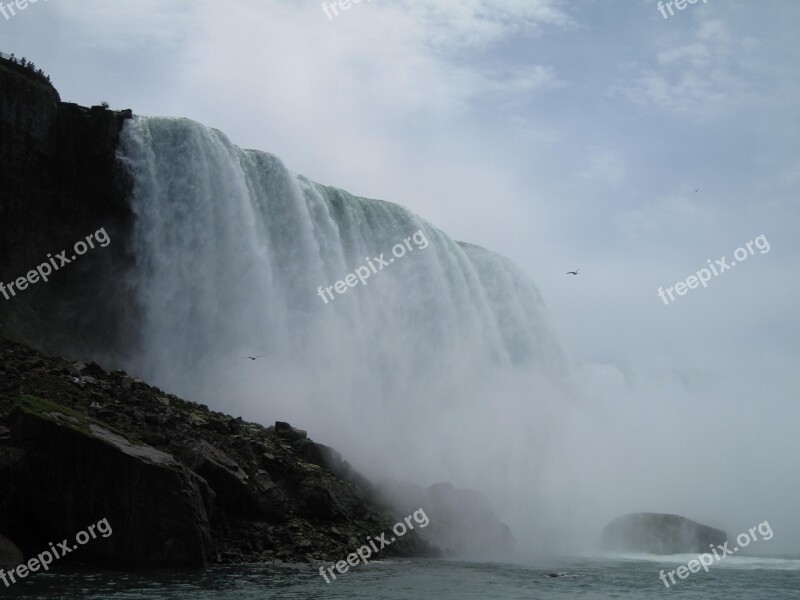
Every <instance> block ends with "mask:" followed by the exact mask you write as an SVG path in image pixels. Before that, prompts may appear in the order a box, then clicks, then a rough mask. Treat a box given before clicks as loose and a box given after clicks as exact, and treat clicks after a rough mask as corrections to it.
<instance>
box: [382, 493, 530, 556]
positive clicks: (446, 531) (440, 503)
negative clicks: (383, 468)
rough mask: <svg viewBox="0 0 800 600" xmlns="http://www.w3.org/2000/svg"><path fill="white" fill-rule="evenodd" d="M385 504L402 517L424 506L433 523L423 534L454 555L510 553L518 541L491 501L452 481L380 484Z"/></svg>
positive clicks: (446, 552) (445, 551) (444, 550)
mask: <svg viewBox="0 0 800 600" xmlns="http://www.w3.org/2000/svg"><path fill="white" fill-rule="evenodd" d="M378 489H379V494H380V497H381V498H382V499H383V502H384V504H385V506H387V507H388V508H390V509H391V510H392V511H394V514H395V515H396V516H397V517H398V519H400V518H402V516H404V515H407V514H411V512H413V511H414V510H416V509H417V508H420V507H424V509H425V512H426V513H427V515H428V517H429V518H430V521H431V522H430V525H429V526H428V527H427V528H426V529H425V530H424V533H423V535H424V536H425V537H427V538H428V539H429V540H431V542H432V543H433V544H435V545H436V546H437V547H438V548H441V549H442V551H443V552H444V553H445V554H447V555H450V556H463V557H487V556H497V555H503V554H509V553H511V552H513V551H514V549H515V547H516V540H515V539H514V536H513V535H512V533H511V530H510V529H509V527H508V526H507V525H506V524H505V523H502V522H501V521H500V519H499V518H498V517H497V515H496V514H495V512H494V510H492V506H491V504H490V503H489V500H488V499H487V498H486V497H485V496H484V495H483V494H481V493H480V492H477V491H475V490H460V489H456V488H455V487H454V486H453V485H452V484H450V483H436V484H434V485H431V486H429V487H427V488H422V487H420V486H418V485H413V484H409V483H400V482H386V483H383V484H382V485H380V486H379V488H378Z"/></svg>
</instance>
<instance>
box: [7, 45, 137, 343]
mask: <svg viewBox="0 0 800 600" xmlns="http://www.w3.org/2000/svg"><path fill="white" fill-rule="evenodd" d="M128 117H130V111H123V112H112V111H110V110H107V109H105V108H103V107H100V106H95V107H92V108H83V107H80V106H78V105H76V104H68V103H62V102H61V101H60V98H59V95H58V92H57V91H56V90H55V89H54V88H53V87H52V86H51V85H49V84H48V83H47V82H46V81H45V80H43V79H42V78H41V77H39V76H37V75H35V74H34V73H32V72H31V71H29V70H27V69H25V68H23V67H21V66H19V65H16V64H13V63H11V62H9V61H7V60H4V59H0V282H3V283H5V284H8V283H10V282H13V281H15V280H16V279H17V278H19V277H24V276H25V275H26V274H27V273H28V272H29V271H31V270H33V269H35V268H36V266H37V265H39V264H41V263H45V262H47V261H48V256H47V255H48V254H52V255H53V256H56V255H57V254H58V253H59V252H61V251H62V250H68V253H67V257H68V258H69V257H70V256H71V255H73V254H74V253H73V251H72V250H73V246H74V244H75V243H76V242H77V241H79V240H84V239H85V238H86V236H88V235H89V234H91V233H94V232H95V231H97V230H99V229H101V228H104V229H105V231H106V232H107V233H108V235H109V237H110V239H111V244H110V245H109V246H108V247H106V248H96V249H94V250H91V251H90V252H88V253H87V254H85V255H83V256H80V257H78V259H77V260H76V261H74V262H72V263H71V264H69V265H67V266H65V267H63V269H62V270H59V271H56V272H55V273H53V275H52V276H51V278H50V280H49V281H48V282H46V283H44V282H42V281H39V282H38V283H37V284H35V285H31V286H29V287H28V288H27V289H25V290H24V291H21V292H19V293H18V294H16V295H12V294H10V293H9V292H6V295H8V296H9V299H6V298H5V295H0V334H3V335H6V336H11V337H13V338H16V339H19V340H24V341H26V342H29V343H32V344H34V345H36V346H37V347H39V348H42V349H44V350H47V351H51V352H57V353H64V354H69V355H72V356H90V355H97V354H96V353H97V352H103V353H106V350H107V349H109V348H112V347H114V346H115V345H116V343H115V342H117V340H118V339H119V336H120V333H121V332H120V329H119V328H120V327H121V325H120V324H119V319H118V318H117V319H115V318H114V315H115V314H116V315H119V314H124V313H125V312H126V311H132V310H135V307H134V306H131V305H129V301H128V299H127V297H126V296H127V295H126V294H125V285H124V281H125V272H126V265H129V264H130V263H131V260H132V258H131V254H130V249H129V247H128V245H129V239H130V232H131V227H132V223H133V219H132V214H131V212H130V208H129V206H128V203H127V198H128V196H129V193H130V189H131V182H130V180H129V178H128V176H127V175H126V173H125V171H124V169H122V168H121V166H120V165H119V164H118V162H117V160H116V157H115V152H116V147H117V142H118V139H119V131H120V128H121V126H122V124H123V123H124V120H125V119H126V118H128ZM90 274H91V275H90ZM99 298H102V299H103V301H102V302H98V299H99ZM92 353H95V354H92Z"/></svg>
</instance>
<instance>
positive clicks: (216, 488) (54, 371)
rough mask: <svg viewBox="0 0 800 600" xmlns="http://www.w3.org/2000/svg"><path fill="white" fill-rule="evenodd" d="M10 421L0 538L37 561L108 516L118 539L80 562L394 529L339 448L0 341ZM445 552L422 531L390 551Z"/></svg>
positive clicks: (257, 551) (159, 561) (327, 553)
mask: <svg viewBox="0 0 800 600" xmlns="http://www.w3.org/2000/svg"><path fill="white" fill-rule="evenodd" d="M0 422H1V423H2V425H0V504H1V505H2V509H3V510H2V512H0V532H3V533H4V534H5V535H7V536H8V537H9V539H11V540H13V541H14V542H15V543H16V544H18V545H20V547H21V548H22V550H23V551H24V552H25V553H26V554H27V555H28V556H30V555H34V554H35V553H38V552H40V551H41V550H42V549H46V548H47V545H48V543H49V542H51V541H58V540H61V539H64V538H74V536H75V534H76V533H77V532H79V531H81V530H83V529H85V528H86V527H87V526H88V525H90V524H92V523H96V522H97V521H99V520H100V519H103V518H107V519H108V521H109V524H110V525H111V527H112V528H113V532H114V533H113V535H111V536H109V537H108V538H102V539H101V538H98V539H96V540H92V541H91V542H90V543H89V544H87V545H85V546H83V547H82V548H81V549H80V554H79V553H78V552H76V553H75V557H74V558H76V559H79V560H82V561H85V562H90V563H93V564H96V565H112V566H119V567H130V566H136V565H142V566H148V565H150V566H161V565H170V566H178V565H183V566H187V565H189V566H200V565H202V564H205V563H206V562H208V561H211V562H226V563H231V562H244V561H264V560H284V561H293V562H297V561H313V560H325V561H334V560H341V558H342V557H343V556H347V555H348V554H350V553H351V552H353V551H354V550H355V549H356V548H358V547H359V546H361V545H362V544H363V541H364V540H365V539H367V538H368V537H374V536H377V535H379V534H380V533H381V532H385V531H389V530H390V529H391V527H392V525H394V523H395V518H394V517H393V516H392V515H391V514H389V513H388V512H387V511H385V510H384V509H383V508H382V507H381V506H380V505H379V504H378V503H377V502H376V501H375V500H374V499H373V495H372V486H370V485H369V483H368V482H367V481H366V479H364V478H363V477H362V476H360V475H358V474H357V473H356V472H355V471H353V470H352V468H350V467H349V465H347V466H345V465H346V462H345V461H343V460H342V459H341V456H339V454H338V453H337V452H336V451H334V450H333V449H331V448H328V447H327V446H323V445H321V444H316V443H315V442H313V441H312V440H310V439H308V438H307V437H303V436H301V435H298V434H295V433H291V432H290V429H291V431H295V432H296V431H298V430H295V429H294V428H291V426H289V425H288V424H285V425H284V424H280V425H279V426H278V427H269V428H267V427H263V426H261V425H258V424H256V423H248V422H246V421H243V420H242V419H241V418H233V417H231V416H228V415H225V414H222V413H218V412H214V411H211V410H209V409H208V407H206V406H202V405H198V404H195V403H192V402H187V401H184V400H181V399H180V398H178V397H176V396H173V395H171V394H165V393H164V392H162V391H161V390H159V389H158V388H156V387H151V386H148V385H147V384H145V383H144V382H142V381H141V380H138V379H135V378H133V377H130V376H128V375H127V374H126V373H124V372H122V371H115V372H113V373H106V372H105V371H104V370H103V369H102V368H101V367H99V366H98V365H96V364H94V363H91V364H88V365H87V364H85V363H80V362H73V361H69V360H66V359H63V358H48V357H45V356H43V355H42V354H40V353H38V352H36V351H35V350H33V349H31V348H29V347H27V346H24V345H21V344H16V343H13V342H9V341H7V340H3V339H2V338H0ZM287 428H289V429H287ZM287 432H289V433H288V435H287ZM337 473H338V474H337ZM343 475H344V476H346V478H345V477H343ZM360 482H363V483H364V485H363V487H362V486H361V485H359V483H360ZM417 508H419V506H414V509H417ZM406 514H409V513H406ZM403 516H405V515H403ZM432 522H433V521H432ZM437 554H438V551H437V550H436V548H435V547H433V546H432V545H431V543H430V542H429V541H428V540H426V539H425V538H422V537H420V536H418V535H417V534H416V532H410V533H408V534H407V535H405V536H404V537H403V538H401V539H399V540H397V542H395V543H393V544H392V545H391V546H389V547H387V548H385V549H384V550H383V551H382V555H383V556H386V557H390V556H430V555H437Z"/></svg>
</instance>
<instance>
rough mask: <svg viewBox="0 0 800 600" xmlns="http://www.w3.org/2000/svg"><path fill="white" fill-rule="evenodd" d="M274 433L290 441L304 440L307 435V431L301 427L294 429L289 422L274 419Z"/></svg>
mask: <svg viewBox="0 0 800 600" xmlns="http://www.w3.org/2000/svg"><path fill="white" fill-rule="evenodd" d="M275 435H277V436H278V437H281V438H283V439H285V440H289V441H291V442H295V441H298V440H304V439H306V438H307V437H308V433H307V432H305V431H303V430H302V429H295V428H294V427H292V426H291V425H289V423H284V422H283V421H275Z"/></svg>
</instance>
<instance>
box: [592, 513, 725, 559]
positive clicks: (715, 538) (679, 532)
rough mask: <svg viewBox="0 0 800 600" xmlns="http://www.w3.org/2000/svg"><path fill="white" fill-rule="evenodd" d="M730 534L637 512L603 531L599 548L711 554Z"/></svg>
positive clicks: (688, 522)
mask: <svg viewBox="0 0 800 600" xmlns="http://www.w3.org/2000/svg"><path fill="white" fill-rule="evenodd" d="M727 541H728V534H727V533H726V532H724V531H722V530H721V529H715V528H713V527H709V526H707V525H701V524H700V523H696V522H695V521H692V520H690V519H687V518H685V517H681V516H678V515H668V514H660V513H634V514H630V515H625V516H623V517H619V518H617V519H614V520H613V521H611V523H609V524H608V525H607V526H606V528H605V529H604V530H603V533H602V535H601V538H600V545H601V547H602V548H604V549H606V550H618V551H623V552H645V553H648V554H688V553H702V552H708V549H709V546H716V545H721V544H724V543H725V542H727Z"/></svg>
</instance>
